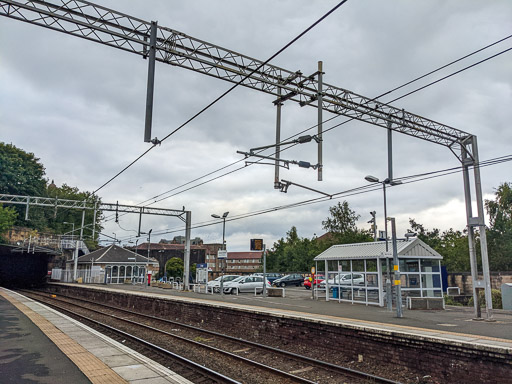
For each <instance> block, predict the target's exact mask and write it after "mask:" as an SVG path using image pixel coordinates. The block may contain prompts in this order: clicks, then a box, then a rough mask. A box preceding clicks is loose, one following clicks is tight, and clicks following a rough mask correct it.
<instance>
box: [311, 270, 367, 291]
mask: <svg viewBox="0 0 512 384" xmlns="http://www.w3.org/2000/svg"><path fill="white" fill-rule="evenodd" d="M327 282H328V283H329V287H332V286H336V285H364V276H363V274H361V273H354V274H352V273H340V274H338V275H336V276H334V278H333V279H329V280H328V281H327ZM325 285H326V282H325V280H324V281H322V282H321V283H320V288H323V289H325Z"/></svg>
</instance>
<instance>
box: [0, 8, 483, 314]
mask: <svg viewBox="0 0 512 384" xmlns="http://www.w3.org/2000/svg"><path fill="white" fill-rule="evenodd" d="M0 16H6V17H9V18H12V19H16V20H20V21H24V22H28V23H30V24H35V25H38V26H42V27H45V28H49V29H53V30H55V31H59V32H64V33H67V34H70V35H73V36H76V37H80V38H83V39H87V40H90V41H94V42H97V43H100V44H104V45H107V46H110V47H114V48H117V49H121V50H124V51H127V52H131V53H134V54H137V55H140V56H142V57H144V58H149V65H148V90H147V103H146V125H145V135H144V139H145V141H147V142H152V143H153V144H154V145H155V144H157V143H158V142H159V141H158V139H157V138H154V139H151V131H150V128H151V114H152V111H151V110H152V97H153V91H152V89H153V82H154V61H155V60H156V61H160V62H162V63H166V64H170V65H173V66H178V67H182V68H186V69H189V70H192V71H195V72H199V73H202V74H204V75H208V76H211V77H215V78H218V79H222V80H225V81H229V82H231V83H238V82H240V81H242V80H244V79H245V80H244V81H243V82H242V83H241V85H242V86H244V87H247V88H252V89H255V90H258V91H260V92H264V93H267V94H270V95H272V96H274V97H276V99H275V101H274V103H275V104H276V106H277V105H280V104H281V103H282V102H284V101H285V100H291V101H294V102H297V103H299V104H300V105H301V106H313V107H315V105H314V103H315V102H316V104H317V105H316V108H317V109H318V119H319V122H318V126H319V130H318V136H319V137H320V138H321V136H322V131H321V119H322V113H321V111H322V110H325V111H328V112H331V113H334V114H338V115H344V116H347V117H350V118H354V119H357V120H360V121H364V122H367V123H370V124H373V125H377V126H380V127H382V128H386V129H388V130H389V131H395V132H398V133H402V134H406V135H409V136H413V137H416V138H419V139H422V140H426V141H429V142H432V143H435V144H439V145H443V146H445V147H448V148H449V149H450V151H452V153H453V154H454V155H455V156H456V157H457V158H458V159H459V161H460V162H461V164H462V167H463V174H464V190H465V199H466V213H467V224H468V230H469V232H471V233H472V232H473V230H474V228H475V227H478V228H479V230H480V239H481V257H482V265H483V278H484V280H483V281H480V280H478V271H477V269H476V268H477V263H476V262H475V260H476V253H475V252H474V246H475V244H474V236H472V235H470V236H468V238H469V243H470V244H469V248H470V250H473V251H472V252H470V253H471V256H470V257H471V260H472V262H471V265H472V276H473V279H474V282H476V283H474V284H473V297H474V299H475V300H474V301H475V312H476V314H477V316H478V311H477V307H476V306H477V293H476V288H477V287H478V286H482V287H483V288H485V297H486V312H487V319H489V320H490V319H492V301H491V290H490V274H489V270H488V255H487V241H486V234H485V223H484V211H483V200H482V190H481V181H480V169H479V163H478V148H477V141H476V137H475V136H474V135H471V134H469V133H467V132H464V131H462V130H459V129H456V128H453V127H450V126H448V125H444V124H441V123H438V122H435V121H433V120H429V119H426V118H424V117H422V116H419V115H416V114H413V113H410V112H408V111H405V110H403V109H400V108H397V107H394V106H392V105H389V104H386V103H382V102H380V101H378V100H376V99H372V98H368V97H364V96H361V95H358V94H356V93H354V92H351V91H349V90H346V89H343V88H340V87H336V86H333V85H329V84H326V83H324V82H323V79H322V76H321V75H322V73H323V72H322V68H321V64H320V63H319V71H318V72H317V73H315V74H314V75H313V76H304V75H303V74H302V73H301V72H300V71H290V70H286V69H283V68H280V67H276V66H274V65H270V64H266V65H262V64H263V62H262V61H260V60H257V59H254V58H252V57H249V56H246V55H243V54H240V53H237V52H235V51H232V50H229V49H226V48H223V47H220V46H218V45H214V44H211V43H208V42H206V41H203V40H199V39H196V38H193V37H191V36H188V35H186V34H184V33H182V32H178V31H175V30H173V29H170V28H166V27H162V26H158V25H157V23H156V22H148V21H144V20H141V19H138V18H135V17H132V16H128V15H126V14H123V13H120V12H117V11H114V10H112V9H108V8H105V7H102V6H99V5H96V4H93V3H90V2H88V1H79V0H72V1H66V0H52V1H43V0H41V1H39V0H32V1H28V0H25V1H13V0H0ZM246 77H247V78H246ZM278 111H279V108H278ZM278 113H279V112H278ZM278 124H279V123H278ZM276 128H277V127H276ZM277 129H278V128H277ZM277 129H276V131H277ZM276 140H277V142H276V144H278V142H279V134H278V133H276ZM321 145H322V144H321V142H320V143H319V144H318V154H319V168H318V179H319V180H321V179H322V173H321V172H322V166H323V164H322V160H321V153H322V146H321ZM277 149H278V150H279V147H277ZM469 168H473V170H474V190H475V195H476V205H477V215H476V216H473V213H472V211H471V204H472V197H471V193H470V190H471V185H470V178H469ZM276 178H278V173H277V171H276ZM275 182H276V180H275ZM277 182H278V180H277ZM274 185H275V183H274Z"/></svg>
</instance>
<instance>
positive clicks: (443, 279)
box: [441, 265, 448, 292]
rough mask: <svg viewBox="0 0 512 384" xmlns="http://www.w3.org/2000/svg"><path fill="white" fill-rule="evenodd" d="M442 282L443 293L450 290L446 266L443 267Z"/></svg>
mask: <svg viewBox="0 0 512 384" xmlns="http://www.w3.org/2000/svg"><path fill="white" fill-rule="evenodd" d="M441 280H442V282H443V292H446V288H448V271H447V270H446V267H445V266H444V265H441Z"/></svg>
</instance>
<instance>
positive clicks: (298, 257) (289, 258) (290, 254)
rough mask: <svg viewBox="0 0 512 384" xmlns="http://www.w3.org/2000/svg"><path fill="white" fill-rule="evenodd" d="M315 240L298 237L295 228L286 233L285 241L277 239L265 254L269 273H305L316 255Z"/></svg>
mask: <svg viewBox="0 0 512 384" xmlns="http://www.w3.org/2000/svg"><path fill="white" fill-rule="evenodd" d="M317 251H318V247H317V243H316V239H312V240H310V239H307V238H301V237H299V235H298V233H297V228H296V227H292V228H291V229H290V230H289V231H288V232H287V233H286V239H283V238H281V239H279V240H278V241H277V242H275V243H274V246H273V247H272V249H270V250H269V251H268V254H267V268H268V270H269V272H306V271H309V268H310V267H311V266H312V265H313V264H314V263H313V259H314V258H315V256H317V255H318V252H317Z"/></svg>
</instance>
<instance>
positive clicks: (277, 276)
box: [252, 272, 283, 284]
mask: <svg viewBox="0 0 512 384" xmlns="http://www.w3.org/2000/svg"><path fill="white" fill-rule="evenodd" d="M252 275H253V276H263V273H261V272H258V273H253V274H252ZM266 275H267V280H268V281H270V284H272V283H273V282H274V281H275V280H277V279H280V278H281V277H283V275H281V274H280V273H276V272H267V274H266Z"/></svg>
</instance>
